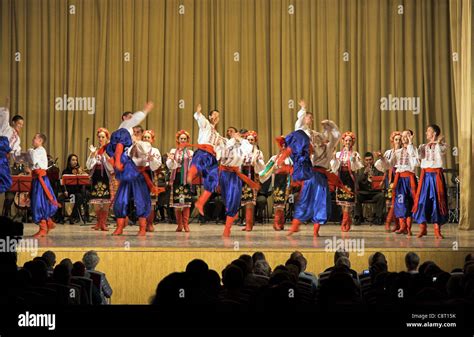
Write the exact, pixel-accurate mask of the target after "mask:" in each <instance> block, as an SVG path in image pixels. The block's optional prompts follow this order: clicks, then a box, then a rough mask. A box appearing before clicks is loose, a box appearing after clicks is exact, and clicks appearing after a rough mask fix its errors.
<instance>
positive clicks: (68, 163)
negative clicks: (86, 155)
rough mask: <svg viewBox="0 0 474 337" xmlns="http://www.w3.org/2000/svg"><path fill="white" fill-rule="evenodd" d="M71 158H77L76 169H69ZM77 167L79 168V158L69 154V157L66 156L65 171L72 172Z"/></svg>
mask: <svg viewBox="0 0 474 337" xmlns="http://www.w3.org/2000/svg"><path fill="white" fill-rule="evenodd" d="M72 157H76V158H77V166H76V167H71V159H72ZM79 167H81V165H80V164H79V157H78V156H77V155H76V154H74V153H71V154H70V155H69V156H67V163H66V170H72V169H73V168H79Z"/></svg>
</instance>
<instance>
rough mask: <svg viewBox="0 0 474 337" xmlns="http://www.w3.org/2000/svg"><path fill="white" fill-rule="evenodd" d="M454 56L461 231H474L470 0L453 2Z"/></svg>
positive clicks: (473, 84)
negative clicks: (455, 60)
mask: <svg viewBox="0 0 474 337" xmlns="http://www.w3.org/2000/svg"><path fill="white" fill-rule="evenodd" d="M449 5H450V17H451V27H452V29H451V53H452V54H453V53H456V54H457V55H458V56H459V57H458V61H457V62H453V64H452V66H453V75H454V80H453V82H454V98H455V104H456V117H457V119H458V125H459V127H458V130H457V136H458V144H459V147H460V151H459V168H460V175H459V179H460V181H461V183H462V184H461V196H462V198H461V204H460V206H461V214H460V218H461V219H460V223H459V228H460V229H473V228H474V211H473V210H474V198H473V191H474V179H472V174H473V172H474V166H473V164H472V162H473V160H474V136H473V130H474V117H473V111H474V98H473V97H474V67H473V64H474V54H473V50H472V46H473V44H474V25H473V22H472V17H473V16H474V7H473V6H472V1H471V0H451V1H450V3H449Z"/></svg>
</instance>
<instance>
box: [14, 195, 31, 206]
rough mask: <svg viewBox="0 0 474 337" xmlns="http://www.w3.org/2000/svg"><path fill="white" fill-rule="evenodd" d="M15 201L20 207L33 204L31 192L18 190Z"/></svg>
mask: <svg viewBox="0 0 474 337" xmlns="http://www.w3.org/2000/svg"><path fill="white" fill-rule="evenodd" d="M13 203H14V204H15V206H16V207H17V208H19V209H27V208H29V207H30V206H31V201H30V193H29V192H17V193H15V198H14V199H13Z"/></svg>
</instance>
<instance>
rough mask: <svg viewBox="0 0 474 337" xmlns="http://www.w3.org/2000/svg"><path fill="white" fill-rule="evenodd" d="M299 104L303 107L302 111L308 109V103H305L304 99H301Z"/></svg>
mask: <svg viewBox="0 0 474 337" xmlns="http://www.w3.org/2000/svg"><path fill="white" fill-rule="evenodd" d="M298 104H299V106H300V107H301V109H306V102H305V101H304V99H300V100H299V102H298Z"/></svg>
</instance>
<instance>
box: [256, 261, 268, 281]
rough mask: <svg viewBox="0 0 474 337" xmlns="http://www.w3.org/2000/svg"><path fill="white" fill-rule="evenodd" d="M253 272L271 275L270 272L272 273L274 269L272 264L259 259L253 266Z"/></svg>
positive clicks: (266, 275)
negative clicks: (271, 266)
mask: <svg viewBox="0 0 474 337" xmlns="http://www.w3.org/2000/svg"><path fill="white" fill-rule="evenodd" d="M253 273H254V274H255V275H260V276H265V277H270V274H271V273H272V269H271V268H270V265H269V264H268V262H267V261H265V260H258V261H257V262H255V264H254V266H253Z"/></svg>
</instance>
